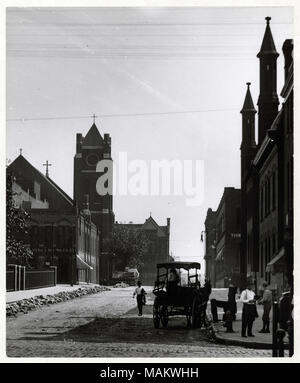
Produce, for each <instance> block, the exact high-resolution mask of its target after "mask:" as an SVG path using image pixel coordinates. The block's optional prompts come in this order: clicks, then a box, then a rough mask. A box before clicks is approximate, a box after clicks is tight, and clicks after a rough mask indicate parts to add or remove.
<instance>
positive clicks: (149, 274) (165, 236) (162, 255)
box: [115, 216, 171, 285]
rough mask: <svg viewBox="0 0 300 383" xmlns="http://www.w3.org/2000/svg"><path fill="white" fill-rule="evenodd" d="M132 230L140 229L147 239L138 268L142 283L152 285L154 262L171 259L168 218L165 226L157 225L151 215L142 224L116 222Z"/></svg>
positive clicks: (154, 275) (154, 269)
mask: <svg viewBox="0 0 300 383" xmlns="http://www.w3.org/2000/svg"><path fill="white" fill-rule="evenodd" d="M115 225H116V226H118V227H119V226H124V227H128V228H132V229H134V230H141V231H142V232H143V233H144V234H145V235H146V236H147V238H148V240H149V247H148V252H147V254H146V256H145V258H144V260H143V261H144V266H143V267H142V268H141V269H140V270H139V273H140V277H141V279H142V281H143V284H150V285H152V284H153V283H154V281H155V279H156V264H157V263H160V262H169V261H171V259H170V255H169V246H170V245H169V243H170V218H167V225H166V226H159V225H158V224H157V223H156V221H155V220H154V219H153V217H151V216H150V217H149V218H147V219H146V221H145V222H144V223H142V224H135V223H128V224H124V223H116V224H115Z"/></svg>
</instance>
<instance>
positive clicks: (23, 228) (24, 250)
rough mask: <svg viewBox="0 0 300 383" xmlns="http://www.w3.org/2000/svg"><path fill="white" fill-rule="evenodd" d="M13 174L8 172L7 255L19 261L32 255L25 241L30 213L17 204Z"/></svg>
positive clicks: (26, 259) (25, 259)
mask: <svg viewBox="0 0 300 383" xmlns="http://www.w3.org/2000/svg"><path fill="white" fill-rule="evenodd" d="M12 186H13V175H12V174H11V173H8V174H7V177H6V255H7V257H12V258H14V259H16V260H17V261H21V262H22V261H23V260H24V261H26V262H27V261H28V259H29V258H31V257H32V251H31V249H30V248H29V247H28V246H27V245H26V244H25V243H24V238H25V236H26V234H27V233H28V227H29V218H30V216H29V214H28V213H27V212H26V211H25V210H23V209H22V208H21V207H20V208H17V207H16V206H15V201H14V198H13V197H14V195H16V192H14V191H13V189H12Z"/></svg>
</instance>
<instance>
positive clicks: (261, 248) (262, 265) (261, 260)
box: [260, 242, 264, 278]
mask: <svg viewBox="0 0 300 383" xmlns="http://www.w3.org/2000/svg"><path fill="white" fill-rule="evenodd" d="M260 276H261V277H262V278H263V276H264V244H263V242H261V244H260Z"/></svg>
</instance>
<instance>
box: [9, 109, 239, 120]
mask: <svg viewBox="0 0 300 383" xmlns="http://www.w3.org/2000/svg"><path fill="white" fill-rule="evenodd" d="M228 111H237V108H227V109H202V110H184V111H174V112H149V113H123V114H121V113H120V114H118V113H116V114H100V113H98V114H97V116H98V117H99V118H112V117H142V116H163V115H172V114H193V113H209V112H228ZM92 117H93V116H55V117H28V118H11V119H7V120H6V121H7V122H26V121H48V120H77V119H86V118H92Z"/></svg>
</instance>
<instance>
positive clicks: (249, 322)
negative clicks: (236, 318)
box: [240, 282, 258, 338]
mask: <svg viewBox="0 0 300 383" xmlns="http://www.w3.org/2000/svg"><path fill="white" fill-rule="evenodd" d="M240 301H241V302H243V312H242V337H243V338H246V337H247V336H254V335H253V334H252V326H253V322H254V320H255V318H256V317H257V316H258V315H257V309H256V301H255V293H254V291H253V283H252V282H248V283H247V287H246V289H245V290H243V291H242V293H241V297H240ZM246 332H247V335H246Z"/></svg>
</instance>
